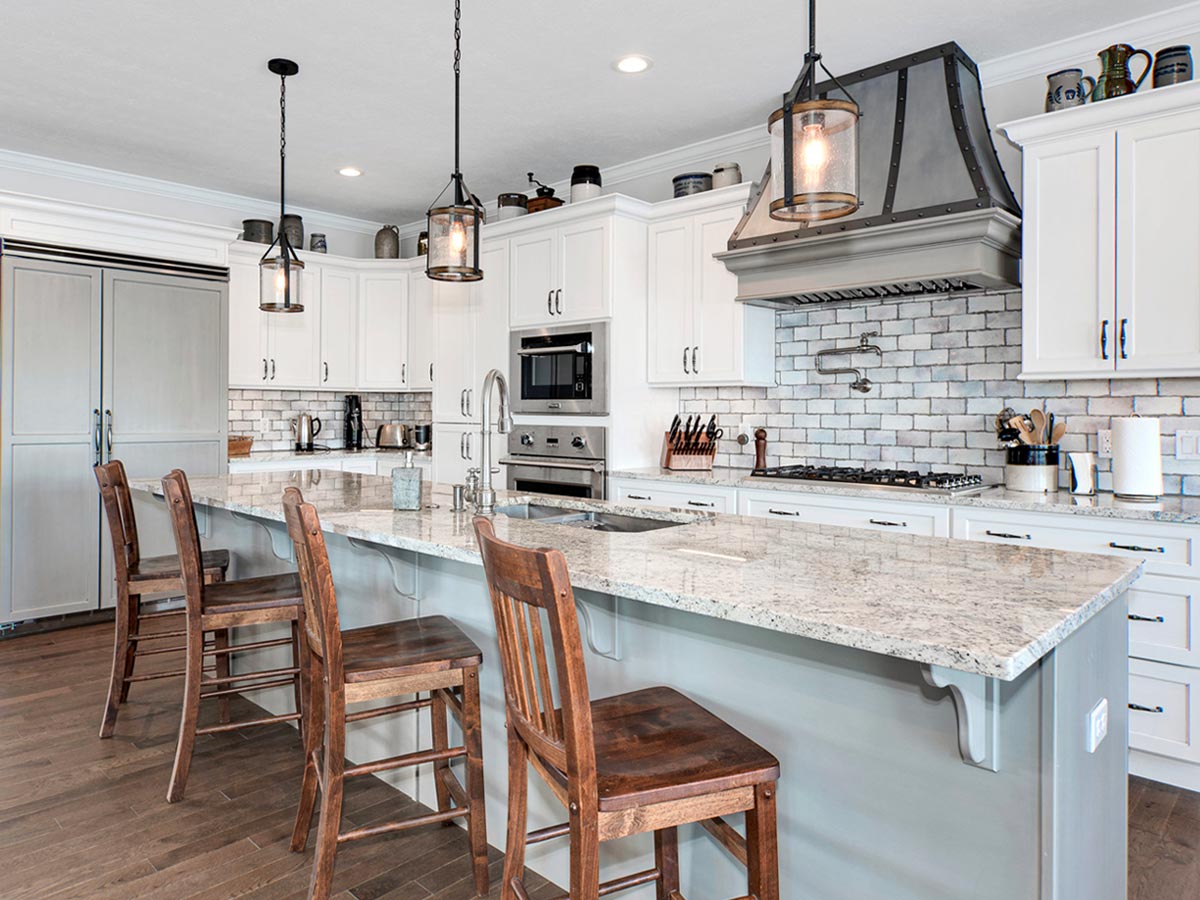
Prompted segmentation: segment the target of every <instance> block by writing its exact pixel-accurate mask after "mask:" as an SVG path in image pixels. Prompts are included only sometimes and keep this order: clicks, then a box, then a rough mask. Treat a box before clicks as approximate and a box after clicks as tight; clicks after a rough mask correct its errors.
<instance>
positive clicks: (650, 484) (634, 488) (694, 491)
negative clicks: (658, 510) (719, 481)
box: [608, 478, 737, 513]
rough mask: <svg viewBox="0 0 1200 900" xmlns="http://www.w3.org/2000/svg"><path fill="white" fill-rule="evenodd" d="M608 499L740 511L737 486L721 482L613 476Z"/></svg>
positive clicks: (652, 504) (610, 481) (643, 503)
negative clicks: (694, 482)
mask: <svg viewBox="0 0 1200 900" xmlns="http://www.w3.org/2000/svg"><path fill="white" fill-rule="evenodd" d="M608 498H609V499H610V500H612V501H613V502H614V503H627V504H629V505H630V506H660V507H669V508H678V509H698V510H704V511H706V512H714V513H732V512H737V489H736V488H731V487H722V486H720V485H707V484H685V483H682V482H661V481H643V480H640V479H621V478H610V479H609V480H608Z"/></svg>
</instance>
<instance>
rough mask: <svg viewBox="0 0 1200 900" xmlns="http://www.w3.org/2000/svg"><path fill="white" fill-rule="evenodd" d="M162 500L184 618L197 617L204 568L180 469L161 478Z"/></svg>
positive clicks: (188, 493) (188, 491) (193, 513)
mask: <svg viewBox="0 0 1200 900" xmlns="http://www.w3.org/2000/svg"><path fill="white" fill-rule="evenodd" d="M162 486H163V497H164V498H165V499H166V501H167V512H168V513H169V514H170V517H171V531H172V532H174V534H175V549H176V551H177V552H178V554H179V573H180V576H181V580H182V581H183V594H184V599H185V601H186V603H187V615H188V618H189V619H191V618H193V617H195V618H197V619H198V618H199V617H200V615H201V612H202V611H203V608H204V567H203V565H202V564H201V561H200V529H199V528H198V527H197V526H196V508H195V507H194V506H193V505H192V489H191V487H190V486H189V485H188V480H187V475H185V474H184V472H183V470H182V469H172V470H171V471H170V472H169V473H168V474H166V475H164V476H163V479H162Z"/></svg>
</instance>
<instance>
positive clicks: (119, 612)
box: [100, 601, 133, 738]
mask: <svg viewBox="0 0 1200 900" xmlns="http://www.w3.org/2000/svg"><path fill="white" fill-rule="evenodd" d="M115 631H116V636H115V637H114V639H113V659H112V675H111V676H110V678H109V682H108V700H107V701H106V702H105V704H104V715H103V716H102V717H101V719H100V737H102V738H108V737H112V733H113V728H114V727H115V726H116V724H117V707H118V706H119V705H120V704H121V703H123V702H125V695H126V694H127V693H128V692H129V682H128V681H126V680H125V679H126V678H128V677H129V673H128V669H129V668H130V665H131V663H132V661H133V645H132V644H131V643H130V641H129V606H128V604H126V603H121V602H119V601H118V603H117V609H116V630H115Z"/></svg>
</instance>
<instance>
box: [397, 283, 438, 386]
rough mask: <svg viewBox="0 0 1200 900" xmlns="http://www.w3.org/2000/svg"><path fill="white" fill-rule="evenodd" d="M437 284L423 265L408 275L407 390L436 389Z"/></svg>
mask: <svg viewBox="0 0 1200 900" xmlns="http://www.w3.org/2000/svg"><path fill="white" fill-rule="evenodd" d="M436 284H437V282H435V281H432V280H431V279H430V278H429V276H428V275H426V274H425V267H424V266H423V265H422V266H421V268H420V269H416V270H414V271H412V272H410V273H409V274H408V370H407V371H406V372H405V376H406V387H408V388H409V389H410V390H414V391H428V390H430V389H432V388H433V344H434V308H433V289H434V286H435V285H436Z"/></svg>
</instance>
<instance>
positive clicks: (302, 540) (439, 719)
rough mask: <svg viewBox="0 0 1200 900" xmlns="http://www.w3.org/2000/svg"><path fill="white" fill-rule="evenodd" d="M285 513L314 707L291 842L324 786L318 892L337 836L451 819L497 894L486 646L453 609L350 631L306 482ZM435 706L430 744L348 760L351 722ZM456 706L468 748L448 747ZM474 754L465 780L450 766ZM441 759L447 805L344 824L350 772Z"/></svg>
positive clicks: (482, 890) (304, 829) (328, 878)
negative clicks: (370, 703) (490, 825)
mask: <svg viewBox="0 0 1200 900" xmlns="http://www.w3.org/2000/svg"><path fill="white" fill-rule="evenodd" d="M283 511H284V517H285V518H286V520H287V525H288V532H289V533H290V534H291V537H292V542H293V544H294V545H295V548H296V565H297V568H298V569H299V570H300V584H301V586H302V588H303V591H304V606H305V619H304V621H305V630H306V634H307V638H308V653H307V654H306V657H305V666H306V668H307V670H308V672H307V675H308V677H307V679H306V682H307V687H306V689H305V709H306V710H309V711H310V712H309V713H308V715H309V721H308V729H307V732H306V740H305V748H304V750H305V760H306V763H305V767H304V781H303V783H302V785H301V789H300V808H299V810H298V811H297V813H296V827H295V830H294V831H293V832H292V850H294V851H296V852H302V851H303V850H304V848H305V845H306V844H307V843H308V831H309V826H310V824H311V822H312V815H313V807H314V805H315V803H316V798H317V788H318V786H319V787H320V788H321V817H320V821H319V822H318V825H317V855H316V860H315V862H314V863H313V872H312V879H311V881H310V883H309V891H308V896H309V898H315V900H326V898H327V897H329V892H330V884H331V882H332V880H333V865H334V857H335V855H336V853H337V847H338V844H340V843H343V842H345V841H354V840H358V839H359V838H364V837H371V836H373V835H377V834H387V833H389V832H393V831H402V830H404V829H407V828H416V827H418V826H421V825H429V824H431V823H434V822H449V821H450V820H451V819H458V818H465V819H466V820H467V836H468V842H469V844H470V853H471V862H472V869H473V871H474V875H475V890H476V891H477V892H478V894H479V895H480V896H481V897H482V896H484V895H486V894H487V893H488V890H489V882H488V860H487V821H486V817H485V815H484V793H483V737H482V732H481V730H480V721H479V666H480V664H481V663H482V662H483V654H482V653H481V652H480V650H479V648H478V647H477V646H475V644H474V643H473V642H472V641H471V639H470V638H468V637H467V636H466V635H465V634H463V633H462V631H461V630H460V629H459V628H458V626H456V625H455V624H454V623H452V622H451V621H450V620H449V619H447V618H445V617H444V616H424V617H421V618H417V619H407V620H405V621H402V622H389V623H386V624H383V625H370V626H367V627H365V628H354V629H350V630H347V631H342V630H341V625H340V622H339V619H338V609H337V598H336V596H335V594H334V589H333V576H332V574H331V572H330V568H329V555H328V553H327V552H326V548H325V536H324V535H323V534H322V533H321V523H320V521H319V519H318V518H317V511H316V509H315V508H314V507H313V505H312V504H310V503H305V502H304V498H303V497H302V496H301V494H300V491H299V490H298V489H297V488H294V487H289V488H287V489H286V490H285V491H284V493H283ZM424 691H428V692H429V697H428V698H427V699H416V700H409V701H407V702H403V703H396V704H393V705H390V706H382V707H376V708H374V709H364V710H361V711H358V712H351V713H347V712H346V706H347V705H348V704H351V703H357V702H359V701H363V700H378V699H380V698H384V697H398V696H403V695H406V694H418V693H420V692H424ZM424 707H429V708H430V718H431V721H432V727H431V731H432V733H433V734H432V743H433V747H432V749H430V750H418V751H416V752H415V753H406V754H404V755H401V756H393V757H390V758H388V759H381V760H376V761H374V762H367V763H361V764H359V765H356V766H346V759H345V754H346V723H347V722H358V721H362V720H363V719H371V718H375V717H376V716H384V715H390V714H394V713H400V712H407V711H409V710H415V709H421V708H424ZM447 711H449V712H452V713H453V714H454V716H455V718H456V719H457V720H458V723H459V725H460V726H461V727H462V731H463V746H461V747H451V746H449V738H448V729H447V724H448V723H447V718H446V716H447ZM457 759H462V760H465V761H466V786H465V788H464V786H463V784H462V783H461V782H460V781H459V780H458V778H457V777H456V776H455V775H454V773H453V771H452V770H451V768H450V763H451V761H452V760H457ZM423 763H433V766H434V772H433V774H434V784H435V787H436V789H437V802H438V811H437V812H435V813H430V814H428V815H424V816H418V817H416V818H412V819H405V820H402V821H398V822H388V823H385V824H379V825H371V826H369V827H365V828H354V829H352V830H350V831H341V819H342V791H343V786H344V782H345V779H347V778H353V777H354V776H356V775H370V774H374V773H376V772H386V771H390V770H392V769H399V768H401V767H404V766H416V765H421V764H423Z"/></svg>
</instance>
